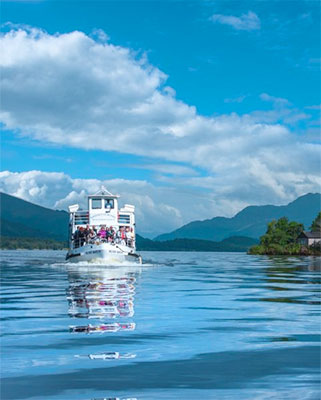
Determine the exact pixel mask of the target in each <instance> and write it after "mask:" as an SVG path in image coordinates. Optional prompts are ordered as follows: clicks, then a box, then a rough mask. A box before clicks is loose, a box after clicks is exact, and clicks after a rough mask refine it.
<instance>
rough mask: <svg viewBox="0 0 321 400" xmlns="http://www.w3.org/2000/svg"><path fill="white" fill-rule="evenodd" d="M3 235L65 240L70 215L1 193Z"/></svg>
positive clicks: (0, 210)
mask: <svg viewBox="0 0 321 400" xmlns="http://www.w3.org/2000/svg"><path fill="white" fill-rule="evenodd" d="M0 222H1V235H2V236H6V237H11V238H26V237H29V238H45V239H54V240H59V241H65V240H67V238H68V223H69V215H68V213H67V212H66V211H56V210H51V209H49V208H45V207H41V206H37V205H36V204H32V203H29V202H28V201H25V200H22V199H19V198H17V197H14V196H10V195H8V194H6V193H0Z"/></svg>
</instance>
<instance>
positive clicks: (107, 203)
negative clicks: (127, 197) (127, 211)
mask: <svg viewBox="0 0 321 400" xmlns="http://www.w3.org/2000/svg"><path fill="white" fill-rule="evenodd" d="M105 208H106V209H111V208H114V200H113V199H105Z"/></svg>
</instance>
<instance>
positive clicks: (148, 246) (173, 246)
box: [136, 235, 258, 252]
mask: <svg viewBox="0 0 321 400" xmlns="http://www.w3.org/2000/svg"><path fill="white" fill-rule="evenodd" d="M257 243H258V241H257V240H256V239H251V238H248V237H240V236H237V237H231V238H228V239H224V240H222V241H221V242H213V241H210V240H198V239H174V240H167V241H164V242H158V241H154V240H150V239H145V238H143V237H142V236H140V235H136V245H137V250H138V251H231V252H237V251H247V250H248V249H249V248H250V247H252V246H253V245H255V244H257Z"/></svg>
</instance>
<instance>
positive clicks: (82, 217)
mask: <svg viewBox="0 0 321 400" xmlns="http://www.w3.org/2000/svg"><path fill="white" fill-rule="evenodd" d="M88 223H89V213H88V211H77V212H76V213H75V224H76V225H87V224H88Z"/></svg>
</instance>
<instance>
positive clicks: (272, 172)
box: [0, 12, 320, 231]
mask: <svg viewBox="0 0 321 400" xmlns="http://www.w3.org/2000/svg"><path fill="white" fill-rule="evenodd" d="M245 16H246V18H245ZM245 16H241V17H240V18H238V17H234V18H236V20H237V19H239V20H240V21H239V22H235V21H236V20H232V21H234V25H235V26H237V24H239V25H238V26H239V27H243V28H240V29H245V25H246V22H245V21H247V23H248V25H249V26H251V24H250V22H251V21H252V28H251V29H254V26H255V21H256V24H258V22H257V20H256V18H258V17H257V16H256V15H255V14H254V13H250V12H249V13H248V14H246V15H245ZM221 21H222V19H221ZM242 21H243V22H242ZM242 24H244V25H242ZM96 36H97V33H96ZM0 40H1V43H0V46H1V49H2V57H1V58H0V66H1V68H2V93H1V94H2V107H1V113H0V120H1V123H2V124H3V125H4V127H5V128H6V129H8V130H12V131H14V132H16V133H18V134H19V135H22V136H24V137H27V138H32V139H35V140H38V141H40V142H43V143H55V144H59V145H62V146H71V147H77V148H81V149H100V150H105V151H117V152H121V153H128V154H135V155H141V156H147V157H149V159H152V158H154V159H155V163H151V162H148V163H146V168H149V169H154V170H157V171H158V173H159V176H158V178H157V179H159V180H160V181H161V182H162V184H164V185H167V186H166V190H165V189H164V188H162V187H156V186H153V185H151V184H150V183H148V182H144V181H135V182H133V181H129V180H126V181H124V180H117V181H116V180H113V181H107V183H106V186H108V187H109V186H110V184H111V188H112V189H113V188H115V189H116V190H117V191H119V192H120V193H122V192H124V193H125V194H126V195H128V196H129V197H130V198H132V199H133V200H132V201H133V202H136V204H137V207H138V210H140V211H138V212H140V213H141V216H142V219H144V221H145V222H143V224H144V225H143V226H144V230H145V231H147V230H149V229H154V227H155V224H154V221H158V222H157V224H159V225H160V226H159V229H157V231H161V230H164V231H166V230H169V229H171V227H174V226H178V225H179V224H180V223H184V222H188V221H190V220H192V219H196V218H206V217H211V216H215V215H219V214H223V215H231V214H232V213H233V212H235V211H238V210H239V209H240V208H241V207H242V206H245V205H248V204H262V203H263V204H264V203H274V204H279V203H280V202H281V203H286V202H287V201H290V200H292V199H293V198H295V197H296V196H297V195H300V194H304V193H306V192H307V191H318V190H319V188H320V186H319V185H320V180H319V179H320V178H319V171H320V168H319V164H320V157H319V154H320V146H319V145H318V144H317V143H308V142H306V138H305V137H304V135H298V134H295V132H293V129H292V127H291V129H289V128H288V127H287V126H286V125H285V124H284V120H285V119H287V120H288V122H289V124H294V123H295V120H302V119H305V118H309V116H308V115H306V114H304V115H303V114H302V113H301V114H300V113H299V112H297V110H294V111H291V110H290V107H291V104H290V103H288V102H287V101H286V100H284V99H280V98H274V97H273V96H271V95H268V94H262V95H261V99H262V100H263V101H267V102H270V103H271V104H274V105H275V107H276V110H273V111H271V112H269V111H264V112H252V113H250V114H248V115H243V116H240V115H237V114H234V113H233V114H230V115H218V116H215V117H205V116H202V115H200V114H198V113H197V110H196V108H195V107H194V106H191V105H188V104H185V103H184V102H182V101H180V100H178V99H177V98H176V94H175V90H174V89H172V88H170V87H168V86H166V79H167V77H166V75H165V74H164V73H163V72H162V71H160V70H159V69H157V68H155V67H154V66H152V65H151V64H150V63H149V62H148V60H147V59H146V57H145V56H142V57H138V56H137V54H136V53H134V52H133V51H132V50H130V49H127V48H124V47H120V46H115V45H113V44H111V43H110V42H109V41H108V37H107V36H105V35H104V34H103V32H99V34H98V39H97V40H95V39H94V38H93V37H90V36H88V35H86V34H84V33H83V32H78V31H75V32H71V33H65V34H58V33H57V34H55V35H51V34H48V33H46V32H44V31H41V30H39V29H35V28H32V29H31V28H20V29H12V30H11V31H9V32H7V33H4V34H2V36H1V38H0ZM214 95H215V93H213V96H214ZM160 160H161V161H160ZM163 161H164V163H163ZM166 162H172V163H175V164H172V165H171V164H167V163H166ZM180 163H181V164H182V166H181V167H180V166H179V165H180ZM194 168H196V170H197V169H198V168H200V169H202V170H203V171H205V172H206V174H205V175H206V176H198V175H197V173H196V174H195V169H194ZM8 174H9V175H8V176H7V175H4V176H3V177H2V178H3V179H5V182H6V183H5V186H4V189H3V190H5V191H7V192H8V193H12V194H15V195H17V196H19V197H22V198H26V199H27V200H31V201H36V202H37V203H39V202H40V203H42V204H44V205H47V206H51V207H65V205H66V204H67V203H69V202H73V201H78V200H79V199H81V198H83V197H84V195H85V193H87V191H92V190H96V189H97V187H98V186H99V185H100V183H101V182H100V181H98V180H95V179H92V180H81V179H72V178H71V177H69V176H67V175H65V174H63V173H59V172H57V173H46V172H35V171H30V172H26V173H21V174H12V173H8ZM24 174H26V175H24ZM28 174H29V175H28ZM94 174H95V171H93V176H95V175H94ZM171 174H174V175H175V174H176V175H177V176H175V177H173V176H168V175H171ZM185 175H187V176H185ZM203 175H204V174H203ZM183 176H184V177H183ZM173 184H174V185H175V186H176V187H175V189H173ZM53 187H54V188H55V189H54V191H53V192H52V191H51V190H52V188H53ZM91 189H92V190H91ZM203 189H204V190H206V192H205V193H203ZM197 190H198V191H199V193H202V195H201V196H203V197H202V199H198V198H197V196H196V194H195V193H196V191H197ZM135 196H136V197H135ZM189 196H190V200H189V199H188V197H189ZM143 204H144V206H143ZM195 204H197V207H195ZM145 215H146V216H145ZM150 221H152V222H150ZM166 224H167V225H166ZM165 225H166V226H167V228H166V227H165Z"/></svg>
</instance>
